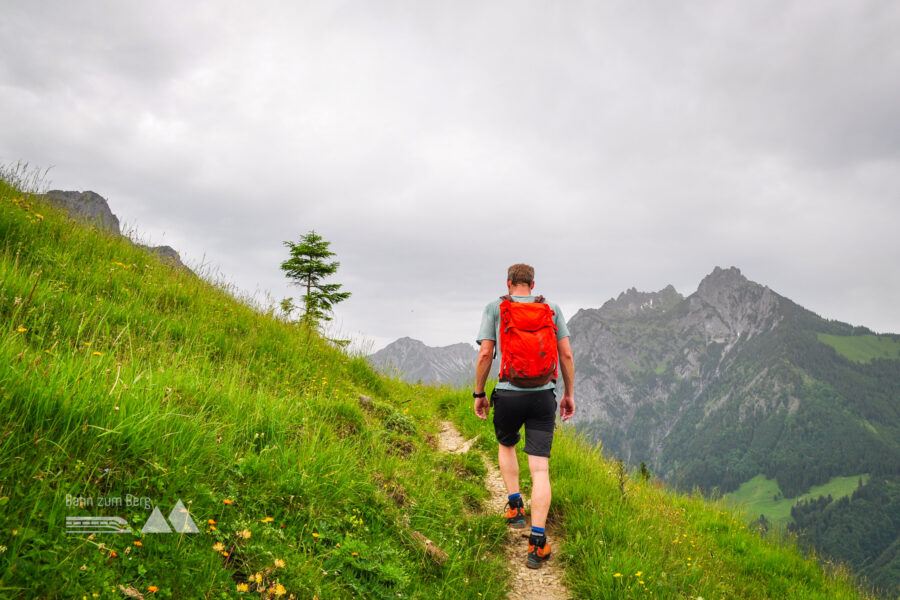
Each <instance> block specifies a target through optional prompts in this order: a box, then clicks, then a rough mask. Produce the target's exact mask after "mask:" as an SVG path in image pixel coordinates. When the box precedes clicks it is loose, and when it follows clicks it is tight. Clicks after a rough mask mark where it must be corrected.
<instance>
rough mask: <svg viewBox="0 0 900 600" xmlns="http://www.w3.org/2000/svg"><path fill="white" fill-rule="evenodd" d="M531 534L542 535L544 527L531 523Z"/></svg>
mask: <svg viewBox="0 0 900 600" xmlns="http://www.w3.org/2000/svg"><path fill="white" fill-rule="evenodd" d="M531 535H536V536H538V537H543V536H544V528H543V527H535V526H534V525H532V526H531Z"/></svg>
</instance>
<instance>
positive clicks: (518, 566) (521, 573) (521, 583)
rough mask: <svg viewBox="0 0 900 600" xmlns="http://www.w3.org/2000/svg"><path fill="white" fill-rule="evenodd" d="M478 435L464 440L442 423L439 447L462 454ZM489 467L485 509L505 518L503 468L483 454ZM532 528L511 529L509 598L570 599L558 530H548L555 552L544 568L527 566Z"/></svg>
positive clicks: (442, 449) (470, 446)
mask: <svg viewBox="0 0 900 600" xmlns="http://www.w3.org/2000/svg"><path fill="white" fill-rule="evenodd" d="M477 439H478V437H474V438H472V439H470V440H465V439H463V437H462V435H460V433H459V431H457V430H456V427H454V426H453V424H452V423H450V422H449V421H444V422H442V423H441V432H440V433H439V434H438V449H440V450H441V451H442V452H449V453H453V454H462V453H464V452H468V451H469V450H470V449H471V448H472V445H473V444H474V443H475V441H476V440H477ZM481 458H482V460H483V461H484V466H485V467H486V468H487V477H486V478H485V487H486V488H487V490H488V492H490V494H491V497H490V499H489V500H488V501H487V502H486V503H485V506H484V509H483V510H484V511H485V512H487V513H489V514H494V515H497V518H498V519H500V518H502V515H503V512H504V511H505V510H506V485H505V484H504V483H503V477H501V475H500V469H499V468H498V467H497V465H496V464H495V463H494V461H491V460H488V459H487V458H485V457H484V456H482V457H481ZM528 531H529V530H528V529H527V528H526V529H512V528H510V529H509V531H508V533H507V536H506V545H505V547H504V553H505V554H506V562H507V564H508V565H509V570H510V572H511V577H510V582H511V584H510V589H509V592H507V598H509V600H531V599H535V600H538V599H540V600H566V599H567V598H569V590H568V588H566V586H564V585H563V583H562V579H563V570H562V566H561V565H560V564H559V562H558V561H557V558H556V556H557V555H558V553H559V549H560V542H561V540H560V538H559V536H558V535H556V534H555V532H553V531H552V530H551V531H548V538H549V540H550V544H551V545H552V548H553V555H552V556H551V558H550V560H548V561H547V562H545V563H544V564H543V565H542V566H541V568H540V569H529V568H528V567H526V566H525V556H526V554H527V553H528Z"/></svg>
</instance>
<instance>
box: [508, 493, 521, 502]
mask: <svg viewBox="0 0 900 600" xmlns="http://www.w3.org/2000/svg"><path fill="white" fill-rule="evenodd" d="M521 497H522V494H520V493H519V492H516V493H515V494H510V495H509V499H510V500H518V499H519V498H521Z"/></svg>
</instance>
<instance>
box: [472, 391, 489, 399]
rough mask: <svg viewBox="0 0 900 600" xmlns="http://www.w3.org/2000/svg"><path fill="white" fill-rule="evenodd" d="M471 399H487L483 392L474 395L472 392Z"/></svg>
mask: <svg viewBox="0 0 900 600" xmlns="http://www.w3.org/2000/svg"><path fill="white" fill-rule="evenodd" d="M472 397H473V398H486V397H487V394H486V393H484V392H481V393H480V394H476V393H474V392H473V393H472Z"/></svg>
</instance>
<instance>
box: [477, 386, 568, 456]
mask: <svg viewBox="0 0 900 600" xmlns="http://www.w3.org/2000/svg"><path fill="white" fill-rule="evenodd" d="M491 404H493V406H494V433H495V434H496V435H497V441H498V442H500V444H502V445H504V446H515V445H516V444H518V443H519V430H520V429H521V428H522V425H523V424H524V425H525V454H530V455H532V456H546V457H548V458H549V457H550V447H551V446H552V445H553V429H554V427H556V391H555V390H552V389H551V390H536V391H533V392H530V391H529V392H520V391H518V390H498V389H495V390H494V391H493V392H492V393H491Z"/></svg>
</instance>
